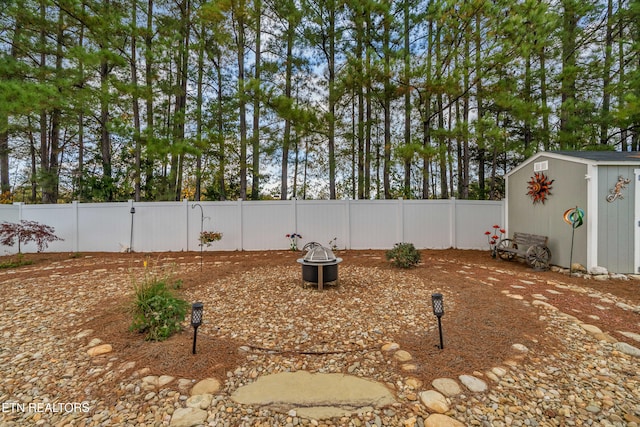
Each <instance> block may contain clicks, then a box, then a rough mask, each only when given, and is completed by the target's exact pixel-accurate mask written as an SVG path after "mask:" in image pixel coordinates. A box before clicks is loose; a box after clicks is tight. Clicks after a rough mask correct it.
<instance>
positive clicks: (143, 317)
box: [130, 263, 188, 341]
mask: <svg viewBox="0 0 640 427" xmlns="http://www.w3.org/2000/svg"><path fill="white" fill-rule="evenodd" d="M145 269H146V263H145ZM145 273H146V271H145ZM167 282H168V278H166V277H165V278H158V277H156V276H155V275H148V274H145V278H144V280H143V282H142V284H140V285H137V284H136V283H135V282H134V291H135V295H134V302H133V323H132V324H131V327H130V329H131V330H135V331H138V332H140V333H145V334H146V336H145V339H146V340H147V341H164V340H166V339H167V338H169V337H170V336H171V335H172V334H174V333H175V332H178V331H180V329H181V322H183V321H184V319H185V316H186V314H187V308H188V304H187V302H186V301H184V300H182V299H180V298H177V297H176V296H175V295H174V294H173V292H172V290H171V289H170V288H169V287H168V286H167ZM181 284H182V282H181V281H176V282H175V283H174V284H173V288H174V289H177V288H178V287H179V286H180V285H181Z"/></svg>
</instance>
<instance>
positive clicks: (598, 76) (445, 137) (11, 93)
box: [0, 0, 640, 203]
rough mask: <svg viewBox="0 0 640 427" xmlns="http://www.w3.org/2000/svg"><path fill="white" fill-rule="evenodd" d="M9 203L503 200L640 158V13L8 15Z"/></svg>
mask: <svg viewBox="0 0 640 427" xmlns="http://www.w3.org/2000/svg"><path fill="white" fill-rule="evenodd" d="M0 12H1V13H0V187H1V190H2V201H5V202H12V201H24V202H31V203H57V202H65V201H70V200H80V201H115V200H127V199H134V200H180V199H182V198H190V199H195V200H201V199H202V200H205V199H206V200H226V199H236V198H243V199H247V198H249V199H264V198H281V199H288V198H293V197H296V198H352V199H370V198H387V199H389V198H397V197H404V198H448V197H451V196H455V197H458V198H465V199H466V198H470V199H496V198H500V197H502V195H503V193H504V188H503V187H504V186H503V182H504V181H503V176H504V174H505V173H506V172H508V171H509V170H510V169H511V168H512V167H514V166H515V165H517V164H518V163H519V162H521V161H522V160H523V159H524V158H526V157H528V156H530V155H532V154H533V153H535V152H537V151H540V150H554V149H561V150H618V151H629V150H632V151H639V150H640V139H639V133H640V54H639V52H640V0H580V1H579V0H560V1H557V2H550V1H548V0H518V1H507V0H492V1H489V0H462V1H451V0H396V1H391V0H353V1H349V2H344V1H341V0H277V1H276V0H175V1H167V0H146V1H142V0H7V1H4V2H3V3H2V6H0Z"/></svg>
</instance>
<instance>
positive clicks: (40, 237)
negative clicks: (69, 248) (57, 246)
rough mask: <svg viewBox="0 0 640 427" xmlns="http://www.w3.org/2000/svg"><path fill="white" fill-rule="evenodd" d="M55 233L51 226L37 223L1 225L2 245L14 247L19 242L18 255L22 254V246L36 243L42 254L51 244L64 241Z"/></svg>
mask: <svg viewBox="0 0 640 427" xmlns="http://www.w3.org/2000/svg"><path fill="white" fill-rule="evenodd" d="M54 232H55V229H54V228H53V227H51V226H50V225H46V224H40V223H39V222H36V221H26V220H22V221H20V223H15V222H3V223H2V224H0V244H2V245H5V246H13V245H15V243H16V241H17V242H18V253H21V250H20V249H21V244H27V243H29V242H35V243H36V246H37V247H38V252H42V251H44V250H45V249H46V248H47V247H48V246H49V243H51V242H55V241H56V240H64V239H61V238H60V237H58V236H56V235H55V234H54Z"/></svg>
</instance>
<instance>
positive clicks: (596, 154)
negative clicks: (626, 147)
mask: <svg viewBox="0 0 640 427" xmlns="http://www.w3.org/2000/svg"><path fill="white" fill-rule="evenodd" d="M546 154H560V155H563V156H571V157H577V158H580V159H585V160H593V161H596V162H631V163H640V152H639V151H625V152H621V151H548V152H547V153H546Z"/></svg>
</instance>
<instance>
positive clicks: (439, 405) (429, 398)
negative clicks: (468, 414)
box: [419, 390, 449, 414]
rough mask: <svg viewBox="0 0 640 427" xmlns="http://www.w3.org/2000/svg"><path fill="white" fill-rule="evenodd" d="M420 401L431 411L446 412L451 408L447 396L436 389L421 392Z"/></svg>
mask: <svg viewBox="0 0 640 427" xmlns="http://www.w3.org/2000/svg"><path fill="white" fill-rule="evenodd" d="M419 396H420V401H421V402H422V404H423V405H424V406H426V407H427V409H428V410H429V412H437V413H439V414H444V413H445V412H447V411H448V410H449V403H448V402H447V398H446V397H444V396H443V395H442V394H440V393H438V392H437V391H435V390H427V391H423V392H421V393H420V395H419Z"/></svg>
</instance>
